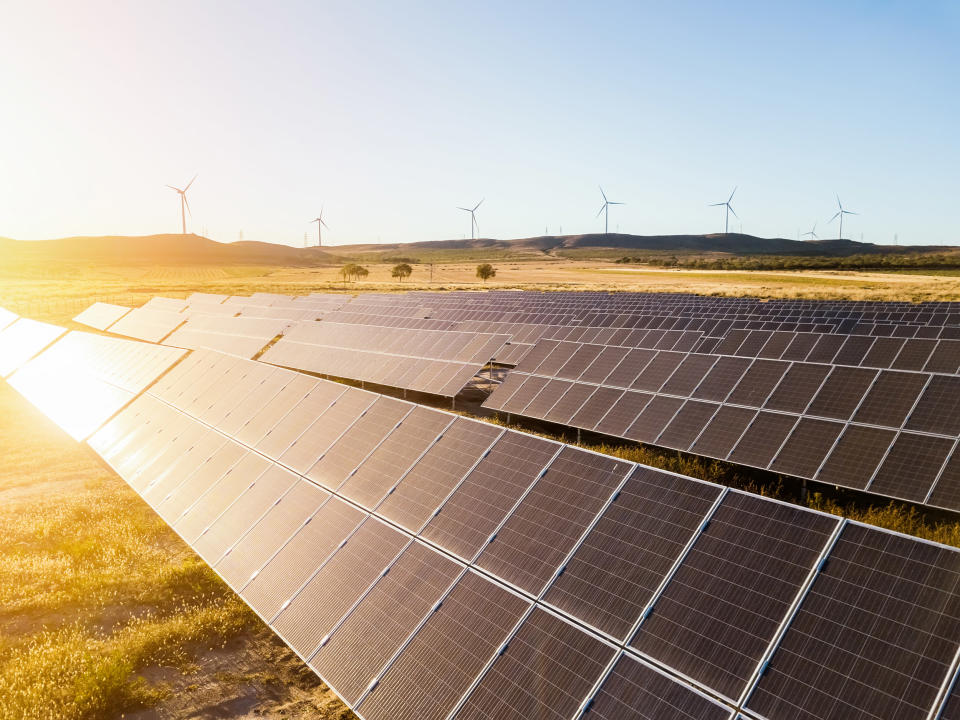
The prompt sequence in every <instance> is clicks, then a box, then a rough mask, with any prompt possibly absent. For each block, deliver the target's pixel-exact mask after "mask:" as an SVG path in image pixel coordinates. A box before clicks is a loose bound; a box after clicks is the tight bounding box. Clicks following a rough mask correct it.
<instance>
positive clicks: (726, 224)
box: [709, 188, 740, 235]
mask: <svg viewBox="0 0 960 720" xmlns="http://www.w3.org/2000/svg"><path fill="white" fill-rule="evenodd" d="M736 193H737V188H734V189H733V192H732V193H730V197H728V198H727V201H726V202H718V203H710V205H709V207H725V208H726V209H727V211H726V219H725V220H724V221H723V234H724V235H728V234H729V233H730V213H733V216H734V217H735V218H736V219H737V220H739V219H740V216H739V215H737V213H735V212H734V211H733V206H732V205H730V203H731V202H732V201H733V196H734V195H736Z"/></svg>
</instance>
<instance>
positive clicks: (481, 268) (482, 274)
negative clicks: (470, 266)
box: [477, 263, 497, 282]
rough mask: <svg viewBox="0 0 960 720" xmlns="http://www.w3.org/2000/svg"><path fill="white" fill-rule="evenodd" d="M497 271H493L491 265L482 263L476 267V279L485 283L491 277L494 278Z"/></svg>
mask: <svg viewBox="0 0 960 720" xmlns="http://www.w3.org/2000/svg"><path fill="white" fill-rule="evenodd" d="M496 275H497V271H496V270H495V269H494V267H493V265H491V264H490V263H483V264H482V265H477V277H478V278H480V279H481V280H483V281H484V282H486V281H487V280H489V279H490V278H492V277H496Z"/></svg>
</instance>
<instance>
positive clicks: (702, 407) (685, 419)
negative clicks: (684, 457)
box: [655, 400, 720, 450]
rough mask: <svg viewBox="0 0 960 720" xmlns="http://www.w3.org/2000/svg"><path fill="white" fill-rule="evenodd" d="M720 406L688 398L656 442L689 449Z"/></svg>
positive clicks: (670, 446)
mask: <svg viewBox="0 0 960 720" xmlns="http://www.w3.org/2000/svg"><path fill="white" fill-rule="evenodd" d="M719 407H720V406H719V405H717V404H716V403H706V402H700V401H699V400H688V401H687V402H686V403H684V405H683V407H682V408H680V410H678V411H677V414H676V415H675V416H674V418H673V419H672V420H671V421H670V423H669V424H668V425H667V427H666V428H664V430H663V432H662V433H660V437H658V438H656V439H655V442H656V443H657V444H658V445H662V446H664V447H668V448H674V449H676V450H687V449H688V448H689V447H690V445H691V444H692V443H693V441H694V440H696V439H697V437H699V436H700V433H701V432H703V429H704V428H705V427H706V426H707V423H708V422H710V420H711V418H713V416H714V414H716V412H717V409H718V408H719Z"/></svg>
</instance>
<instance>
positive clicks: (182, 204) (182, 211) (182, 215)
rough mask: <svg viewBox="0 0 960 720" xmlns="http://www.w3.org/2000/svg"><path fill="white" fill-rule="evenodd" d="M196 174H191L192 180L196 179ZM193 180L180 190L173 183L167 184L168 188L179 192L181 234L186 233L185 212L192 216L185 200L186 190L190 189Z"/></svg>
mask: <svg viewBox="0 0 960 720" xmlns="http://www.w3.org/2000/svg"><path fill="white" fill-rule="evenodd" d="M196 179H197V176H196V175H194V176H193V180H196ZM193 180H191V181H190V182H188V183H187V186H186V187H185V188H183V190H181V189H180V188H176V187H174V186H173V185H167V187H168V188H170V189H171V190H173V191H174V192H176V193H179V194H180V220H181V221H182V223H183V234H184V235H186V234H187V213H188V212H189V213H190V217H193V213H192V212H190V203H188V202H187V190H189V189H190V186H191V185H193Z"/></svg>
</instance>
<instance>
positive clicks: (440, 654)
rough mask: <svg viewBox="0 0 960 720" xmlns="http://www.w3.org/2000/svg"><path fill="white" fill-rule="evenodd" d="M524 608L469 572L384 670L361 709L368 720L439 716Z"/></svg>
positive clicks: (464, 688)
mask: <svg viewBox="0 0 960 720" xmlns="http://www.w3.org/2000/svg"><path fill="white" fill-rule="evenodd" d="M528 607H529V603H528V601H526V600H523V599H522V598H521V597H520V596H518V595H515V594H513V593H511V592H508V591H507V590H505V589H503V588H502V587H500V586H499V585H496V584H494V583H493V582H491V581H489V580H486V579H484V578H483V577H482V576H480V575H478V574H477V573H475V572H468V573H467V574H466V575H464V576H463V578H461V579H460V581H459V582H457V584H456V586H455V587H454V588H453V590H451V591H450V594H449V595H447V597H445V598H444V600H443V603H442V604H441V605H440V606H439V607H437V608H436V609H435V610H434V611H433V612H432V613H431V614H430V616H429V618H428V619H427V621H426V622H425V623H424V625H423V627H422V628H421V629H420V630H418V631H417V633H416V634H415V635H414V636H413V638H412V639H411V640H410V642H409V644H408V645H407V646H406V647H405V648H404V649H403V651H402V652H401V653H400V654H399V656H398V657H397V658H396V660H395V661H394V662H392V663H391V664H390V665H389V666H388V667H387V668H386V669H385V671H384V672H383V674H382V675H381V676H380V678H379V681H378V682H377V684H376V686H375V687H373V689H372V690H371V691H370V694H368V695H367V696H366V698H364V700H363V701H362V703H361V707H360V712H361V713H362V714H363V716H364V717H365V718H367V719H368V720H443V719H444V718H446V717H447V715H448V714H449V713H450V711H451V710H453V708H454V707H455V706H456V704H457V702H458V701H459V699H460V698H461V697H462V695H463V694H464V693H465V692H466V691H467V690H468V689H469V688H470V685H471V684H472V683H473V680H474V679H475V678H476V677H477V676H478V675H479V674H480V672H481V671H482V670H483V668H484V667H485V666H486V664H487V662H488V661H489V660H490V659H491V658H493V656H494V653H495V652H496V650H497V648H498V647H500V646H501V645H502V644H503V642H504V641H505V640H506V639H507V636H508V635H509V634H510V633H511V631H512V630H513V628H514V627H515V626H516V624H517V623H518V622H519V621H520V619H521V618H522V617H523V615H524V614H525V613H526V611H527V608H528Z"/></svg>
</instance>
